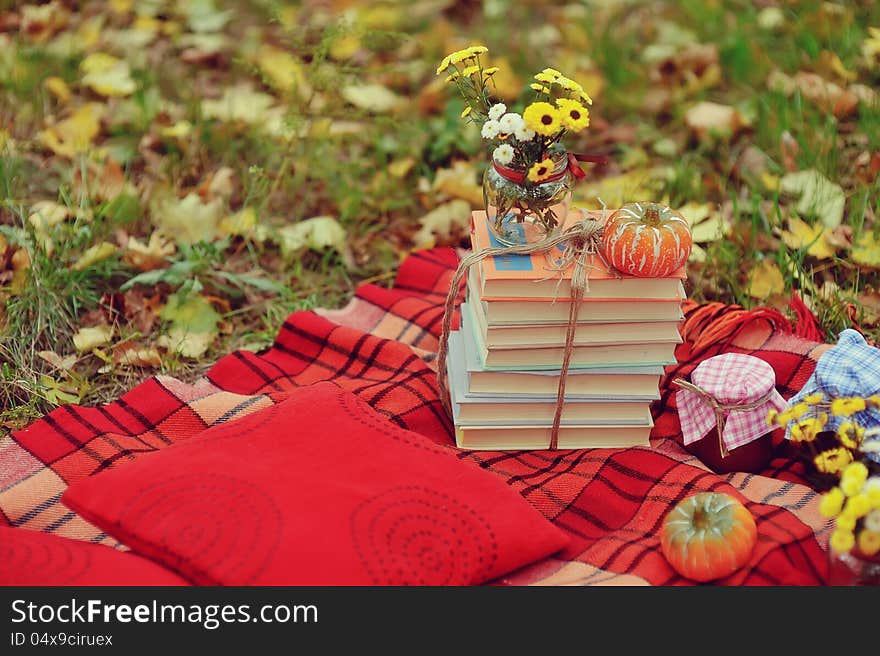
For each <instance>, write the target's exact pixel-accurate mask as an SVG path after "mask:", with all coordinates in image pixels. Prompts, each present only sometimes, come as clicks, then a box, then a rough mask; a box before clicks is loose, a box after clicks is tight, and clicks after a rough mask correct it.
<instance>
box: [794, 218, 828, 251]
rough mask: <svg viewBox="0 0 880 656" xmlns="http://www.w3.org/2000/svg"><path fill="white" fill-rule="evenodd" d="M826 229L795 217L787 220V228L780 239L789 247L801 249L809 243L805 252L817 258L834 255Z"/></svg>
mask: <svg viewBox="0 0 880 656" xmlns="http://www.w3.org/2000/svg"><path fill="white" fill-rule="evenodd" d="M827 233H828V229H827V228H826V227H825V226H823V225H821V224H817V225H810V224H809V223H807V222H806V221H804V220H802V219H799V218H797V217H792V218H790V219H789V220H788V230H785V231H783V233H782V241H783V242H785V245H786V246H788V247H789V248H794V249H801V248H804V247H805V246H807V245H808V244H809V248H807V253H808V254H809V255H812V256H813V257H818V258H819V259H827V258H830V257H834V251H835V249H834V247H833V246H832V245H831V244H830V243H828V241H827V239H826V238H825V237H826V234H827Z"/></svg>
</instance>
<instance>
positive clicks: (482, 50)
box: [467, 46, 489, 55]
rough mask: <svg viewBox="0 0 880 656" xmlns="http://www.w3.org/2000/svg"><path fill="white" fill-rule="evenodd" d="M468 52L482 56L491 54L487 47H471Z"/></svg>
mask: <svg viewBox="0 0 880 656" xmlns="http://www.w3.org/2000/svg"><path fill="white" fill-rule="evenodd" d="M467 51H468V52H469V53H471V54H472V55H482V54H485V53H487V52H489V49H488V48H487V47H486V46H471V47H470V48H468V49H467Z"/></svg>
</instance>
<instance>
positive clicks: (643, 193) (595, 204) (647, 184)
mask: <svg viewBox="0 0 880 656" xmlns="http://www.w3.org/2000/svg"><path fill="white" fill-rule="evenodd" d="M665 174H666V171H665V170H664V169H662V168H661V169H636V170H634V171H630V172H628V173H624V174H622V175H615V176H611V177H607V178H602V179H601V180H597V181H595V182H594V181H592V180H591V179H590V174H589V173H587V177H586V179H585V180H583V181H582V182H581V183H580V184H578V185H577V186H575V188H574V197H573V202H574V204H576V205H578V206H580V207H583V208H585V209H589V210H601V209H602V203H603V202H604V203H605V206H606V207H607V208H608V209H612V210H613V209H616V208H618V207H620V206H622V205H625V204H626V203H629V202H633V201H641V200H646V199H648V198H652V199H656V200H657V201H658V202H661V201H662V199H660V198H657V192H658V191H659V189H660V185H661V183H662V180H663V177H664V176H665ZM600 201H601V202H600Z"/></svg>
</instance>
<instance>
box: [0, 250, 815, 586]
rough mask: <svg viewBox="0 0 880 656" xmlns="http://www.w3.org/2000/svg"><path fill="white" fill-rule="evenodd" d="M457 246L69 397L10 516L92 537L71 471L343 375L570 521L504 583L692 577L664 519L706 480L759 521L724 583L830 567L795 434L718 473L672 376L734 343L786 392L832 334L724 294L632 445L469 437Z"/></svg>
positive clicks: (20, 481)
mask: <svg viewBox="0 0 880 656" xmlns="http://www.w3.org/2000/svg"><path fill="white" fill-rule="evenodd" d="M457 260H458V256H457V254H456V253H455V252H454V251H453V250H450V249H432V250H427V251H421V252H417V253H414V254H413V255H411V256H410V257H409V258H408V259H407V260H406V261H405V262H404V263H403V264H402V266H401V268H400V271H399V273H398V277H397V279H396V281H395V284H394V287H393V288H392V289H386V288H383V287H380V286H377V285H364V286H362V287H361V288H360V289H358V291H357V293H356V295H355V297H354V298H353V299H352V301H351V302H350V304H349V305H348V306H347V307H346V308H344V309H342V310H324V311H319V312H307V311H303V312H297V313H294V314H293V315H291V316H290V317H289V318H288V319H287V320H286V321H285V323H284V325H283V326H282V327H281V330H280V331H279V334H278V338H277V340H276V342H275V344H274V345H273V346H272V347H271V348H270V349H268V350H266V351H264V352H261V353H250V352H235V353H232V354H230V355H228V356H226V357H224V358H223V359H221V360H220V361H219V362H217V364H216V365H215V366H214V367H213V368H212V369H211V370H210V371H209V372H208V374H207V375H206V378H205V379H204V380H201V381H198V382H197V383H196V384H194V385H185V384H183V383H180V382H179V381H176V380H174V379H171V378H162V377H159V378H152V379H150V380H148V381H147V382H145V383H143V384H141V385H140V386H138V387H136V388H135V389H133V390H132V391H131V392H129V393H128V394H126V395H125V396H123V397H122V398H121V399H119V400H118V401H117V402H115V403H111V404H110V405H107V406H103V407H100V408H81V407H76V406H69V407H63V408H59V409H57V410H55V411H54V412H52V413H51V414H50V415H48V416H47V417H45V418H44V419H41V420H39V421H37V422H35V423H34V424H32V425H31V426H30V427H28V428H27V429H25V430H23V431H19V432H18V433H15V434H14V435H13V436H12V439H11V440H7V441H5V443H3V444H0V511H2V515H3V517H4V519H5V521H7V522H8V523H9V524H11V525H13V526H18V527H27V528H32V529H37V530H42V531H46V532H50V533H56V534H60V535H66V536H69V537H76V538H80V539H85V540H91V541H94V542H108V543H112V541H109V540H108V539H107V538H106V536H104V535H102V534H101V533H100V531H98V530H97V529H95V528H94V527H93V526H91V525H89V524H88V523H87V522H85V521H84V520H83V519H82V518H81V517H79V516H77V515H75V514H74V513H71V512H70V511H69V510H68V509H66V508H65V507H64V506H62V505H61V504H60V503H59V502H58V496H59V495H60V493H61V491H62V490H63V489H64V488H65V487H66V485H67V484H68V483H69V482H70V481H72V480H75V479H76V478H78V477H82V476H88V475H91V474H92V473H95V472H97V471H101V470H103V469H106V468H109V467H115V466H117V464H118V463H120V462H123V463H124V462H126V461H128V460H131V459H135V458H138V457H140V456H141V455H143V454H144V453H149V452H152V451H154V450H156V449H160V448H164V447H165V446H166V445H168V444H171V443H174V442H178V441H180V440H184V439H187V438H188V437H191V436H193V435H195V434H197V433H199V432H200V431H201V430H203V429H204V428H205V427H206V426H212V425H216V424H218V423H221V422H225V421H234V420H235V419H237V418H238V417H241V416H243V415H245V414H248V413H249V412H252V411H253V410H255V409H257V408H259V407H264V406H265V405H267V404H271V403H275V402H277V401H279V400H280V399H282V398H284V396H285V393H286V392H287V391H289V390H292V389H294V388H295V387H297V386H302V385H309V384H312V383H314V382H316V381H320V380H330V381H333V382H334V383H336V384H337V385H339V386H340V387H343V388H345V389H347V390H350V391H352V392H354V393H355V394H357V395H358V396H359V397H360V398H361V399H363V400H364V401H366V402H367V403H369V404H370V405H371V406H373V407H374V408H376V409H377V410H378V411H379V412H381V413H383V414H384V415H386V416H387V417H389V418H390V419H391V421H393V422H395V423H397V424H398V425H400V426H402V427H404V428H407V429H410V430H414V431H417V432H420V433H422V434H424V435H426V436H428V437H430V438H431V439H432V440H433V441H435V442H436V443H437V444H439V445H443V447H444V448H449V449H451V450H453V452H454V453H455V454H456V455H457V457H459V458H461V459H464V460H468V461H470V462H472V463H474V464H476V465H478V466H479V467H481V468H483V469H484V470H486V471H489V472H492V473H494V474H495V475H497V476H500V477H501V478H502V479H503V480H504V481H505V482H506V483H507V484H508V485H510V486H511V487H512V488H513V489H515V490H516V491H518V492H519V493H520V494H521V495H522V496H523V497H524V498H525V499H527V500H528V501H529V502H531V503H532V504H533V505H534V506H535V507H536V508H537V509H538V510H540V511H541V512H542V513H543V514H544V515H545V516H546V517H548V518H550V519H551V520H552V521H553V522H554V523H555V524H556V525H557V526H558V527H560V528H561V529H563V530H564V531H566V532H567V533H568V534H569V535H570V536H571V544H570V546H569V547H568V548H567V549H566V550H565V551H564V552H562V553H560V554H557V555H556V556H555V557H553V558H549V559H545V560H543V561H541V562H539V563H535V564H534V565H532V566H529V567H527V568H525V569H523V570H520V571H518V572H517V573H515V574H513V575H510V576H507V577H504V579H503V580H501V581H498V583H501V584H511V585H526V584H530V585H531V584H534V585H540V584H551V585H552V584H561V583H565V584H584V585H592V584H597V585H601V584H620V585H623V584H652V585H667V584H687V583H689V582H688V581H686V580H684V579H682V578H681V577H679V576H678V575H677V574H676V573H675V572H674V571H673V570H672V569H671V568H670V567H669V566H668V564H667V563H666V561H665V559H664V558H663V556H662V554H661V551H660V543H659V539H658V537H657V531H658V528H659V526H660V522H661V520H662V518H663V517H664V515H665V513H666V512H668V510H669V509H670V507H671V504H673V503H675V502H677V501H678V500H680V499H682V498H684V497H686V496H687V495H689V494H691V493H694V492H698V491H703V490H720V491H725V492H728V493H731V494H733V495H734V496H736V497H737V498H738V499H740V500H741V501H742V502H743V503H745V505H746V506H747V507H748V508H749V510H750V511H751V512H752V514H753V515H754V516H755V518H756V520H757V525H758V534H759V537H758V546H757V549H756V551H755V553H754V554H753V556H752V559H751V561H750V563H749V565H748V566H747V567H745V568H743V569H742V570H740V571H739V572H737V573H735V574H734V575H732V576H731V577H729V578H727V579H724V580H723V581H721V583H723V584H737V585H739V584H745V585H772V584H810V585H812V584H821V583H824V582H826V581H827V577H828V565H827V562H828V560H827V554H826V552H825V546H826V544H827V538H828V532H829V529H830V526H829V524H828V522H827V521H826V520H825V519H824V518H823V517H821V515H820V514H819V512H818V502H819V495H818V494H816V493H815V492H814V491H813V490H812V489H811V488H810V487H808V486H807V485H806V483H805V481H804V478H803V473H804V472H803V468H802V465H801V464H800V463H799V462H797V461H796V460H795V459H793V458H790V457H787V456H786V452H785V447H786V446H787V443H781V444H780V445H779V451H778V453H777V456H776V457H775V458H774V459H773V460H772V461H771V463H770V466H769V467H768V468H767V470H766V471H764V472H762V474H761V475H752V474H745V473H733V474H727V475H716V474H714V473H712V472H711V471H709V470H708V469H707V468H706V467H705V466H703V465H702V463H700V462H699V461H698V460H697V459H696V458H695V457H693V456H691V455H690V454H689V453H688V452H687V451H685V450H684V448H683V447H682V446H681V440H682V435H681V429H680V426H679V420H678V411H677V407H676V399H675V393H674V388H673V387H672V386H671V385H670V384H669V381H671V380H672V379H673V378H676V377H682V378H688V377H689V376H690V374H691V373H692V372H693V370H694V368H695V367H696V366H697V365H698V364H699V363H700V362H702V361H703V360H705V359H707V358H709V357H712V356H713V355H718V354H720V353H722V352H736V353H747V354H750V355H755V356H756V357H759V358H761V359H763V360H765V361H766V362H768V363H769V364H770V365H771V366H772V367H773V369H774V371H775V373H776V386H777V389H778V390H779V391H780V393H782V395H783V396H784V397H785V398H788V397H790V396H792V395H793V394H795V393H796V392H797V391H798V390H799V389H800V388H801V387H802V386H803V385H804V384H805V383H806V381H807V379H808V378H809V376H810V375H811V374H812V373H813V369H814V367H815V364H816V360H817V359H818V357H819V356H820V355H821V353H822V352H824V351H825V350H826V349H827V348H828V346H827V345H823V344H818V343H816V342H813V341H808V340H804V339H802V338H800V337H798V336H796V335H794V334H792V326H791V324H790V323H789V322H788V321H787V320H786V319H785V318H784V317H783V316H782V315H780V314H779V313H778V312H776V311H775V310H770V309H767V308H761V309H758V310H752V311H745V310H743V309H741V308H738V307H731V306H724V305H722V304H719V303H712V304H707V305H700V306H698V305H696V304H694V303H691V302H687V303H686V305H685V310H686V320H685V321H684V323H683V324H682V337H683V339H684V342H683V343H682V344H680V345H679V346H678V348H677V351H676V355H677V358H678V362H679V364H678V365H676V366H673V367H668V368H667V373H666V376H665V377H664V378H663V380H662V383H661V399H660V400H659V401H658V402H656V403H655V404H654V405H653V406H652V412H653V414H654V420H655V426H654V429H653V431H652V434H651V435H652V437H651V442H652V448H651V449H648V448H636V449H627V450H612V449H592V450H578V451H558V452H550V451H531V452H528V451H527V452H491V451H480V452H470V451H457V450H454V449H453V447H452V446H451V445H453V444H454V440H453V437H452V426H451V423H450V421H449V419H448V417H447V416H446V415H445V413H444V411H443V408H442V405H441V403H440V400H439V398H438V396H437V385H436V372H435V370H434V369H433V368H432V367H433V366H434V359H435V350H436V347H437V337H438V335H439V331H440V322H441V317H442V312H443V311H442V304H443V301H444V298H445V295H446V290H447V289H448V285H449V281H450V279H451V276H452V269H453V268H454V267H455V265H456V263H457Z"/></svg>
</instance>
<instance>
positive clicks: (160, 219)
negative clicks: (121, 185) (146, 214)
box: [152, 192, 223, 244]
mask: <svg viewBox="0 0 880 656" xmlns="http://www.w3.org/2000/svg"><path fill="white" fill-rule="evenodd" d="M152 215H153V224H154V225H155V226H156V227H157V228H160V229H161V230H162V232H163V233H165V234H166V235H174V237H175V238H176V239H177V240H178V241H182V242H185V243H189V244H193V243H195V242H197V241H211V240H212V239H214V238H215V237H216V236H217V224H218V223H219V222H220V218H221V217H222V215H223V201H222V200H221V199H220V198H215V199H214V200H212V201H210V202H208V203H205V202H204V201H203V200H202V197H201V196H199V195H198V194H196V193H194V192H190V193H189V194H187V195H186V197H185V198H183V199H178V198H177V197H176V196H174V195H172V194H166V195H164V196H160V197H159V198H158V199H156V200H155V201H154V203H153V212H152Z"/></svg>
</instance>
